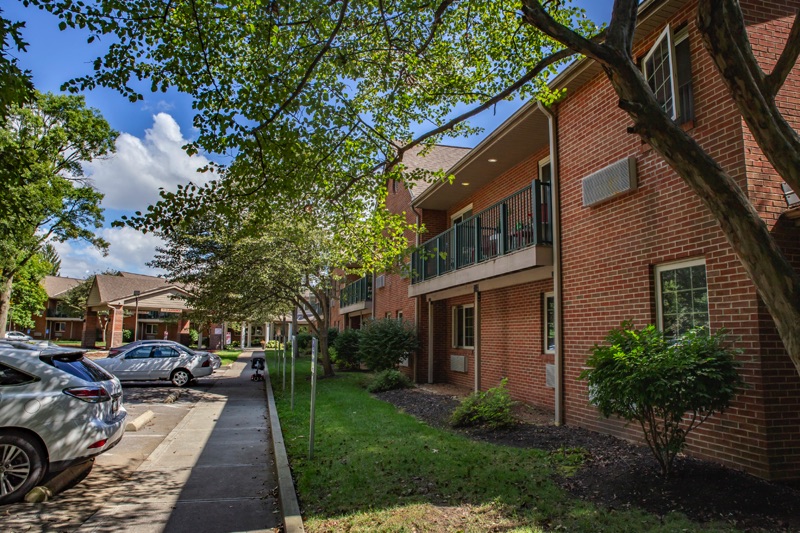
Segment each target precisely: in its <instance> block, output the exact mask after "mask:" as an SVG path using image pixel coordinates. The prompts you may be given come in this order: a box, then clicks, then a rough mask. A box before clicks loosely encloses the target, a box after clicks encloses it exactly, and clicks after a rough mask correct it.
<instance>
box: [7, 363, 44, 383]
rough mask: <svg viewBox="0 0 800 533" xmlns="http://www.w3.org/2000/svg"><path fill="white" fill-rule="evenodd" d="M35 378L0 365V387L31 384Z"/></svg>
mask: <svg viewBox="0 0 800 533" xmlns="http://www.w3.org/2000/svg"><path fill="white" fill-rule="evenodd" d="M34 381H36V378H35V377H33V376H29V375H28V374H26V373H25V372H22V371H20V370H17V369H16V368H11V367H10V366H7V365H4V364H2V363H0V387H5V386H10V385H23V384H25V383H33V382H34Z"/></svg>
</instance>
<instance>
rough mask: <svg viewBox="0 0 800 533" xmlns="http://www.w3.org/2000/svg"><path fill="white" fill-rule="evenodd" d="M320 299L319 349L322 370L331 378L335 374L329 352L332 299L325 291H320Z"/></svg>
mask: <svg viewBox="0 0 800 533" xmlns="http://www.w3.org/2000/svg"><path fill="white" fill-rule="evenodd" d="M318 299H319V304H320V308H321V313H320V318H321V319H322V320H321V321H320V322H321V323H320V327H319V331H318V332H317V335H319V351H320V354H321V356H322V370H323V372H324V375H325V377H326V378H329V377H333V376H334V375H335V374H334V372H333V365H332V364H331V356H330V354H329V353H328V325H329V324H330V321H331V320H330V317H331V309H330V305H329V304H330V300H329V299H328V295H327V293H325V292H324V291H320V295H319V296H318Z"/></svg>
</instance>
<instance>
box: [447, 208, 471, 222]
mask: <svg viewBox="0 0 800 533" xmlns="http://www.w3.org/2000/svg"><path fill="white" fill-rule="evenodd" d="M467 211H472V204H469V205H467V206H464V207H463V208H462V209H459V210H458V211H456V212H455V213H453V214H452V215H450V226H451V227H452V226H453V225H454V222H453V221H454V220H455V219H457V218H458V217H460V216H461V215H463V214H464V213H466V212H467Z"/></svg>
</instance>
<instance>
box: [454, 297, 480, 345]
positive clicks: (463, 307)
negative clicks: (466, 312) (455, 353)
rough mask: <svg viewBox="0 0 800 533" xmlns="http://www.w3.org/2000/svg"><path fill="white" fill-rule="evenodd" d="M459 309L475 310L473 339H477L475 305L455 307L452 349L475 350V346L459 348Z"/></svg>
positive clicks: (473, 315) (473, 313)
mask: <svg viewBox="0 0 800 533" xmlns="http://www.w3.org/2000/svg"><path fill="white" fill-rule="evenodd" d="M459 309H473V312H472V338H473V339H474V338H475V311H474V309H475V304H463V305H454V306H453V308H452V317H453V324H452V332H451V333H452V335H451V338H452V345H453V346H452V347H453V348H457V349H463V350H474V349H475V346H459V344H458V343H459V341H460V340H461V339H459V338H457V337H458V310H459Z"/></svg>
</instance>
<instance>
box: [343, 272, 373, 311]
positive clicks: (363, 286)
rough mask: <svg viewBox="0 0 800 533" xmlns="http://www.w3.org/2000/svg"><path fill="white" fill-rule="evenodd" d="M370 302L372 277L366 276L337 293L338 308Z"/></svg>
mask: <svg viewBox="0 0 800 533" xmlns="http://www.w3.org/2000/svg"><path fill="white" fill-rule="evenodd" d="M369 300H372V276H371V275H367V276H364V277H363V278H361V279H357V280H356V281H354V282H352V283H350V284H349V285H347V286H346V287H345V288H344V289H342V290H341V291H339V307H347V306H348V305H353V304H357V303H359V302H366V301H369Z"/></svg>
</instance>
